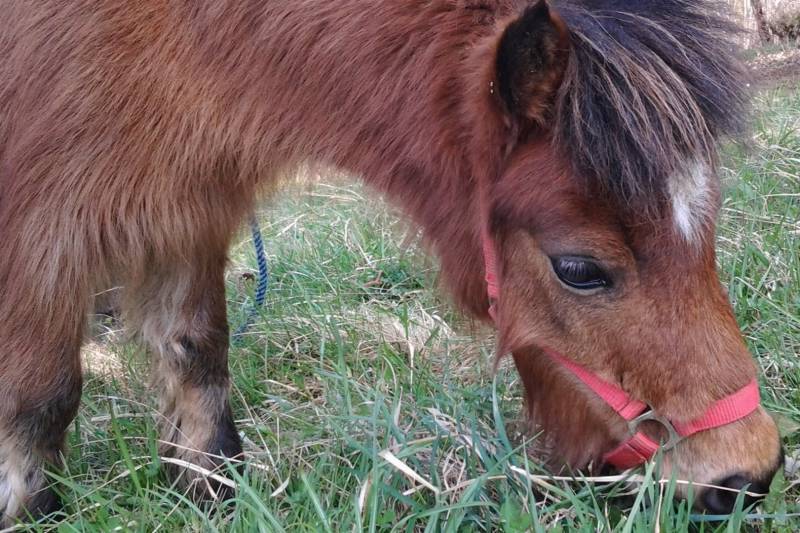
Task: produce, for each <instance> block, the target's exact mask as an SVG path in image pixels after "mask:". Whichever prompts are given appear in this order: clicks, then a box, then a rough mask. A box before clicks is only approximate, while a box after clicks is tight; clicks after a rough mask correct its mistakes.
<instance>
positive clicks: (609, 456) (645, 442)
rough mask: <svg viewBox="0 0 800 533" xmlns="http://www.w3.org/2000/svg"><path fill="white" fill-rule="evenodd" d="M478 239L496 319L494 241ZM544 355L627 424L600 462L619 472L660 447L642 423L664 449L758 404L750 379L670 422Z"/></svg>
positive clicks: (737, 417)
mask: <svg viewBox="0 0 800 533" xmlns="http://www.w3.org/2000/svg"><path fill="white" fill-rule="evenodd" d="M482 240H483V259H484V268H485V271H486V290H487V293H488V295H489V302H490V305H489V316H490V317H491V318H492V320H496V319H497V302H498V300H499V299H500V284H499V279H498V271H497V265H498V262H497V256H496V251H495V246H494V241H493V239H492V237H491V235H490V234H489V231H488V229H487V228H485V227H484V229H483V230H482ZM545 353H547V355H548V356H549V357H551V358H552V359H553V360H554V361H555V362H556V363H558V364H559V365H561V366H562V367H564V368H565V369H567V370H569V371H570V372H571V373H572V374H573V375H574V376H575V377H576V378H577V379H578V380H579V381H581V382H582V383H583V384H584V385H586V387H588V388H589V389H591V390H592V391H593V392H594V393H595V394H597V396H599V397H600V398H601V399H602V400H603V401H604V402H606V403H607V404H608V406H609V407H611V408H612V409H613V410H614V412H616V413H617V414H619V415H620V416H621V417H622V418H623V419H625V420H626V421H628V424H629V428H630V432H631V434H630V436H629V437H628V438H627V439H626V440H624V441H622V442H621V443H620V444H619V445H618V446H617V447H616V448H614V449H613V450H611V451H610V452H608V453H606V454H605V455H604V456H603V460H604V461H605V462H606V463H609V464H611V465H613V466H615V467H617V468H619V469H621V470H627V469H629V468H633V467H635V466H639V465H641V464H642V463H645V462H646V461H648V460H650V459H651V458H652V457H653V456H654V455H655V454H656V452H657V451H658V449H659V448H660V447H661V445H660V444H659V443H657V442H655V441H654V440H653V439H651V438H650V437H648V436H647V435H645V434H644V433H643V432H641V431H639V430H638V426H639V423H641V422H643V421H646V420H653V421H656V422H659V423H660V424H661V425H662V426H664V427H665V428H666V429H667V430H668V432H669V434H670V440H669V442H668V443H667V444H666V445H665V447H666V448H669V447H672V446H674V445H675V444H677V442H678V441H679V440H680V439H682V438H686V437H688V436H690V435H693V434H695V433H698V432H700V431H705V430H707V429H712V428H715V427H719V426H725V425H727V424H731V423H733V422H735V421H737V420H740V419H742V418H744V417H746V416H747V415H749V414H750V413H752V412H753V411H755V410H756V409H757V408H758V406H759V404H760V403H761V399H760V396H759V392H758V383H757V382H756V380H755V379H754V380H753V381H751V382H750V383H748V384H747V385H745V386H744V387H742V388H741V389H739V390H738V391H737V392H735V393H733V394H731V395H730V396H727V397H725V398H723V399H721V400H719V401H717V402H715V403H714V404H713V405H711V407H709V408H708V410H707V411H706V412H705V413H704V414H703V415H702V416H700V417H699V418H696V419H694V420H690V421H689V422H672V421H670V420H667V419H666V418H663V417H660V416H658V415H657V414H655V413H654V412H653V411H652V409H650V407H649V406H648V405H647V404H646V403H644V402H642V401H639V400H635V399H633V398H631V397H630V395H629V394H628V393H627V392H625V391H624V390H623V389H622V388H620V387H618V386H616V385H614V384H612V383H609V382H608V381H606V380H604V379H603V378H601V377H599V376H597V375H596V374H594V373H592V372H591V371H589V370H588V369H586V368H584V367H583V366H581V365H580V364H578V363H576V362H575V361H572V360H571V359H568V358H566V357H564V356H563V355H561V354H559V353H557V352H554V351H551V350H546V351H545Z"/></svg>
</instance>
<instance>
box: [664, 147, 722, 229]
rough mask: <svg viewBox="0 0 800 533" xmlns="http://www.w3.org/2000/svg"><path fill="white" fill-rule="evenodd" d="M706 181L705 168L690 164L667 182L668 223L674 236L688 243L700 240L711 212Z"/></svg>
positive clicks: (708, 177)
mask: <svg viewBox="0 0 800 533" xmlns="http://www.w3.org/2000/svg"><path fill="white" fill-rule="evenodd" d="M710 180H711V169H710V168H709V166H708V165H706V164H705V163H699V162H692V163H689V164H688V165H687V166H686V167H685V170H684V171H682V172H680V173H678V174H676V175H674V176H672V178H671V179H670V182H669V194H670V198H671V200H672V219H673V220H674V222H675V227H676V229H677V230H678V232H680V233H681V235H683V237H684V238H685V239H686V240H687V241H689V242H690V243H691V242H694V241H696V240H697V239H698V238H699V237H700V230H701V228H702V226H703V224H704V223H705V222H706V221H707V220H708V217H709V214H710V212H711V209H712V208H713V206H712V205H711V190H710V189H711V183H710Z"/></svg>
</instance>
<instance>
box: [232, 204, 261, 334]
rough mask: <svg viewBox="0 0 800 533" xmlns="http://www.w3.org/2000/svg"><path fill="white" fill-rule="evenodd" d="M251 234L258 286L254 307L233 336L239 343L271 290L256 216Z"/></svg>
mask: <svg viewBox="0 0 800 533" xmlns="http://www.w3.org/2000/svg"><path fill="white" fill-rule="evenodd" d="M250 232H251V233H252V234H253V247H254V248H255V251H256V262H257V263H258V284H257V285H256V293H255V299H254V301H253V306H252V307H251V308H250V310H249V311H248V312H247V316H246V317H245V319H244V322H243V323H242V324H241V325H240V326H239V327H238V328H237V329H236V331H235V332H234V334H233V338H234V339H235V340H237V341H238V340H240V338H241V336H242V335H244V334H245V333H246V332H247V330H248V329H250V326H252V325H253V319H254V318H255V317H256V315H258V311H259V309H261V307H263V306H264V301H265V300H266V299H267V288H269V267H268V265H267V254H266V253H265V252H264V237H263V236H262V235H261V227H260V226H259V224H258V219H257V218H256V216H255V215H253V216H252V217H250Z"/></svg>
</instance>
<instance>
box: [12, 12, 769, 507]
mask: <svg viewBox="0 0 800 533" xmlns="http://www.w3.org/2000/svg"><path fill="white" fill-rule="evenodd" d="M2 10H3V16H2V20H1V21H0V514H2V515H3V517H4V521H5V522H9V521H12V520H13V519H15V518H16V517H19V516H22V515H24V514H25V513H26V512H32V513H34V514H35V513H44V512H48V511H50V510H51V509H53V508H54V507H55V506H56V504H57V501H56V498H55V496H54V495H53V492H52V491H51V490H50V489H49V488H48V487H47V483H46V479H45V475H44V473H43V469H44V468H45V467H46V466H47V465H52V464H55V465H57V464H58V462H59V454H60V450H61V447H62V444H63V441H64V433H65V431H66V428H67V427H68V425H69V424H70V421H71V420H72V418H73V417H74V416H75V413H76V410H77V408H78V402H79V398H80V392H81V365H80V361H79V350H80V347H81V343H82V341H83V338H84V331H85V330H86V325H87V318H86V317H87V313H88V312H89V311H90V310H91V309H92V306H93V295H94V294H97V293H99V292H101V291H103V290H104V289H106V288H108V287H111V286H117V285H121V286H124V295H123V298H122V307H123V309H124V316H125V318H126V320H127V321H128V323H129V324H130V325H132V326H133V327H135V328H137V330H138V331H139V332H141V335H142V336H143V338H144V339H145V340H146V341H147V342H148V343H149V346H150V347H151V349H152V352H153V357H154V360H155V366H156V369H155V373H156V375H157V376H158V381H159V385H160V394H161V398H162V406H163V414H164V415H165V418H166V419H167V420H168V421H169V423H168V424H165V427H164V435H163V439H164V441H166V442H168V443H172V445H171V446H166V447H165V449H164V453H165V454H168V455H172V456H175V457H178V458H180V459H184V460H187V461H193V462H195V463H198V464H200V465H202V466H205V467H213V466H215V465H216V464H218V463H219V459H218V458H215V456H219V455H223V456H227V457H235V456H237V455H239V454H240V453H241V446H240V442H239V439H238V437H237V432H236V429H235V427H234V424H233V421H232V418H231V409H230V405H229V401H228V388H229V384H230V383H229V379H230V378H229V374H228V370H227V354H228V327H227V323H226V310H225V298H224V296H225V293H224V287H223V271H224V269H225V265H226V252H227V250H228V246H229V244H230V241H231V238H232V236H233V235H234V233H235V232H236V230H237V228H238V227H239V225H240V223H241V221H242V219H243V217H245V216H246V215H247V213H248V212H249V211H250V210H251V208H252V206H253V202H254V198H255V197H256V195H257V192H259V191H260V192H264V190H265V189H269V188H270V187H272V186H273V185H274V184H275V183H276V182H277V181H278V178H279V176H281V175H282V174H285V173H286V172H289V171H291V170H292V169H294V168H295V167H297V166H298V165H299V164H302V163H305V162H316V163H321V164H326V165H331V166H333V167H336V168H340V169H345V170H347V171H349V172H352V173H355V174H357V175H360V176H362V177H363V179H364V181H365V182H367V183H368V184H370V185H372V186H373V187H375V188H376V189H378V190H379V191H381V192H383V193H385V194H386V195H387V196H388V197H389V198H391V199H392V200H393V201H394V202H396V203H397V204H398V205H400V206H402V207H403V208H404V209H405V211H406V212H407V213H408V214H409V216H410V217H411V218H412V219H413V220H414V221H415V222H416V223H418V224H420V225H421V227H422V228H423V229H424V230H425V232H426V235H427V237H428V239H429V241H430V242H431V244H432V247H433V248H434V249H435V250H436V252H437V254H438V255H439V257H440V258H441V263H442V269H443V272H444V274H445V277H446V279H447V285H448V288H449V290H450V291H451V292H452V294H453V296H454V299H455V300H456V301H457V302H458V303H459V304H460V305H461V306H462V307H463V308H464V309H465V310H466V311H467V312H469V313H470V314H472V315H474V316H475V317H478V318H480V319H487V318H488V317H487V312H488V308H489V302H488V298H487V294H486V285H485V283H484V262H483V255H482V246H483V245H482V240H481V235H482V234H483V233H484V232H485V233H486V234H488V235H490V237H491V239H492V241H493V243H494V247H495V250H494V251H495V252H496V254H497V256H498V259H497V263H498V269H499V271H500V272H499V273H500V275H501V276H500V289H501V292H502V299H501V300H500V302H499V308H498V310H499V311H498V315H497V320H496V325H497V327H498V330H499V334H500V339H501V346H502V348H503V351H504V352H511V353H513V357H514V361H515V363H516V366H517V369H518V370H519V372H520V374H521V377H522V380H523V382H524V385H525V389H526V392H527V397H528V400H529V405H530V408H531V411H532V414H533V415H534V416H535V418H536V421H537V422H538V423H540V424H542V426H543V427H544V428H545V430H546V431H547V435H548V438H549V439H551V441H552V442H553V443H554V444H556V446H555V447H554V449H555V450H558V451H559V454H558V456H554V461H563V462H565V463H568V464H570V465H572V466H574V467H583V466H585V465H587V464H588V463H590V462H594V463H595V464H597V462H598V461H599V459H600V458H601V457H602V456H603V454H604V453H605V452H607V451H608V450H609V449H610V448H612V447H614V446H615V445H616V444H617V443H618V442H620V441H621V440H622V439H624V438H626V437H627V435H628V427H627V425H626V423H625V422H624V421H623V420H622V419H621V418H620V417H619V416H617V415H616V414H615V413H614V412H613V411H612V410H610V409H609V407H608V406H607V405H606V404H605V403H603V402H601V401H599V400H598V398H597V396H596V395H594V394H593V393H592V392H591V391H590V390H588V389H586V388H585V387H582V386H581V384H580V383H578V382H576V381H575V379H574V377H573V376H571V375H570V374H569V373H568V372H565V371H564V369H563V368H562V367H561V366H559V365H555V364H553V360H552V358H550V357H547V356H546V354H545V353H543V348H544V347H547V348H548V349H552V350H558V352H559V353H562V354H567V355H568V356H569V357H570V358H571V359H572V360H574V361H576V362H578V363H580V364H581V365H583V366H584V367H585V368H587V369H589V370H590V371H591V372H593V373H595V374H596V375H598V376H600V377H602V378H603V379H605V380H607V381H609V382H611V383H613V384H615V385H616V386H618V387H620V388H622V389H624V390H625V391H626V392H627V393H628V394H630V395H631V396H632V397H634V398H636V399H638V400H641V401H643V402H646V403H647V404H649V405H650V406H651V407H652V409H654V411H656V412H658V413H660V414H661V415H662V416H664V417H667V418H669V419H671V420H674V421H684V420H691V419H693V418H695V417H697V416H698V415H700V414H702V413H703V412H704V411H705V410H706V409H707V408H708V406H709V405H711V404H712V403H713V402H715V401H716V400H719V399H721V398H724V397H726V396H727V395H729V394H731V393H732V392H734V391H736V390H738V389H740V388H741V387H742V386H743V385H744V384H746V383H748V382H750V381H751V380H753V379H754V377H755V375H756V367H755V365H754V363H753V361H752V359H751V357H750V355H749V354H748V351H747V349H746V348H745V345H744V344H743V342H742V339H741V336H740V333H739V331H738V328H737V325H736V322H735V320H734V317H733V314H732V313H731V308H730V306H729V304H728V302H727V300H726V297H725V293H724V290H723V288H722V287H721V286H720V283H719V281H718V279H717V275H716V273H715V255H714V230H715V223H714V220H715V216H716V213H717V210H718V207H719V203H720V185H719V181H718V179H717V178H716V173H715V162H716V154H715V149H714V144H715V141H716V139H717V138H718V137H719V136H722V135H727V134H730V133H732V132H734V131H735V130H736V128H737V126H738V123H739V120H738V119H739V117H740V116H741V115H742V112H743V111H742V110H743V107H744V106H743V102H744V98H743V95H742V94H741V91H740V84H741V78H740V76H741V72H740V70H739V69H738V67H737V64H736V62H735V61H734V60H733V59H732V58H731V57H730V49H731V48H730V46H729V44H728V41H726V39H725V32H726V31H728V27H727V26H726V24H725V22H724V21H723V20H722V18H720V17H718V16H717V15H715V14H714V11H712V10H711V6H709V5H708V2H706V1H703V0H554V1H553V2H551V5H550V6H548V5H547V4H545V3H544V2H537V1H534V0H527V1H526V0H291V1H286V0H237V1H235V2H234V1H228V0H215V1H213V2H212V1H207V2H205V1H194V0H192V1H189V0H185V1H183V0H170V1H167V0H152V1H148V2H128V1H126V0H70V1H64V0H37V1H36V2H29V1H26V0H5V1H4V2H3V7H2ZM644 429H645V431H646V432H650V433H651V436H652V437H653V438H655V439H657V438H659V435H658V431H659V429H658V426H657V425H653V427H645V428H644ZM779 464H780V444H779V437H778V433H777V431H776V427H775V424H774V423H773V421H772V420H771V419H770V417H769V416H768V415H767V414H766V413H765V412H764V411H763V410H762V409H761V408H758V409H756V410H755V411H753V412H752V413H751V414H749V415H748V416H746V417H745V418H743V419H741V420H739V421H737V422H735V423H731V424H726V425H724V426H721V427H718V428H715V429H711V430H707V431H702V432H699V433H697V434H695V435H694V436H692V437H690V438H688V439H685V440H684V441H682V442H681V443H680V444H679V445H678V446H677V447H676V448H675V449H673V450H671V451H669V452H666V454H665V468H666V470H667V473H672V474H674V475H676V476H677V477H678V478H686V479H691V480H694V481H696V482H700V483H717V484H722V485H730V486H732V487H733V488H739V487H741V486H743V485H744V484H745V483H749V484H750V487H751V491H759V490H762V489H763V488H764V486H765V483H768V481H769V479H770V477H771V476H772V474H773V473H774V472H775V471H776V469H777V468H778V466H779ZM191 475H195V476H197V474H192V473H191V472H185V473H184V479H186V480H187V481H190V482H191V481H197V480H196V479H195V480H192V479H190V476H191ZM204 486H205V485H204V484H202V483H201V484H199V487H200V489H198V490H200V491H201V490H202V487H204ZM699 490H701V492H700V497H699V498H698V500H699V502H700V505H704V506H705V507H707V508H710V509H712V510H716V511H719V510H725V509H726V508H727V507H729V505H730V502H729V500H730V498H726V497H725V496H724V494H719V493H718V491H717V490H714V489H706V490H702V489H699Z"/></svg>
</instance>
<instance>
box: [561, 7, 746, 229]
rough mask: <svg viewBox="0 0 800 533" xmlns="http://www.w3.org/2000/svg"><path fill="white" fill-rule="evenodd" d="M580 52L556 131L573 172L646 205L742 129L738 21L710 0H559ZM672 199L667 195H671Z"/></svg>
mask: <svg viewBox="0 0 800 533" xmlns="http://www.w3.org/2000/svg"><path fill="white" fill-rule="evenodd" d="M554 4H555V6H556V7H557V9H558V11H559V13H560V14H561V16H562V18H563V19H564V20H565V22H566V23H567V26H568V27H569V28H570V30H571V34H572V35H571V38H572V46H573V53H572V55H571V57H570V62H569V65H568V66H567V72H566V73H565V78H564V83H563V85H562V87H561V89H560V91H559V96H558V99H557V103H556V111H555V117H554V118H555V135H554V141H555V143H556V146H557V148H559V149H560V151H562V152H563V153H565V154H567V155H568V156H569V157H570V158H571V162H572V165H573V167H574V169H575V173H576V175H578V176H582V177H585V178H586V179H588V180H591V183H592V185H595V186H599V188H600V189H601V190H602V191H604V192H606V193H608V194H610V195H612V197H613V198H614V199H615V200H618V201H620V202H623V204H624V205H625V206H628V207H631V208H633V209H635V210H636V211H638V212H646V213H653V212H654V211H655V210H656V209H657V207H656V206H659V205H670V204H671V203H673V202H671V201H670V199H669V196H670V194H671V191H675V190H686V187H691V186H692V185H693V184H692V183H685V184H679V183H675V182H674V180H681V179H689V180H690V181H691V176H692V174H691V173H687V172H686V166H687V162H691V161H702V162H707V163H708V164H710V165H713V164H714V162H715V161H716V158H717V154H716V142H717V140H718V139H719V138H720V137H723V136H733V135H736V134H738V133H740V132H741V131H742V124H743V123H744V117H745V115H746V102H747V98H746V96H745V90H744V88H745V87H746V86H747V83H746V75H745V72H744V70H743V68H742V67H741V65H740V63H739V62H738V61H737V59H736V58H735V50H736V47H735V45H733V44H732V42H731V38H732V36H734V35H735V34H736V32H737V29H736V26H735V25H733V24H732V23H731V22H729V21H728V19H727V18H726V17H724V16H723V15H722V14H721V13H722V11H721V10H720V9H719V7H720V6H718V5H717V4H716V3H715V2H711V1H705V0H561V1H557V2H554ZM665 200H666V202H665Z"/></svg>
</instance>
